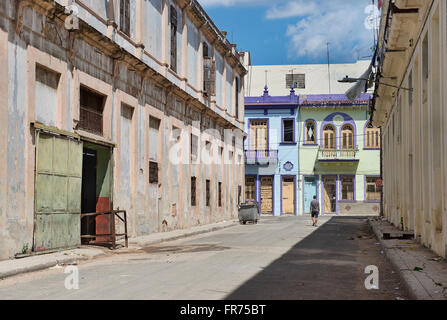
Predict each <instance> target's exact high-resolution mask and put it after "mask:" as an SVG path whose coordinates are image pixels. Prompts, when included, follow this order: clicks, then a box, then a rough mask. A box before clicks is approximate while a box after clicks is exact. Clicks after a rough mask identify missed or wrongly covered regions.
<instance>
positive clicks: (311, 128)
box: [304, 120, 317, 144]
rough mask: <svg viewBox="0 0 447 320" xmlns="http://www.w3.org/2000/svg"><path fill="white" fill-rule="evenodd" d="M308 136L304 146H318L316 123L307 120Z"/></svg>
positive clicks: (305, 138)
mask: <svg viewBox="0 0 447 320" xmlns="http://www.w3.org/2000/svg"><path fill="white" fill-rule="evenodd" d="M305 130H306V135H305V137H304V144H316V143H317V129H316V125H315V121H313V120H307V121H306V125H305Z"/></svg>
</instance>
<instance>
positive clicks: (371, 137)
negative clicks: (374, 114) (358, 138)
mask: <svg viewBox="0 0 447 320" xmlns="http://www.w3.org/2000/svg"><path fill="white" fill-rule="evenodd" d="M365 147H366V148H372V149H378V148H380V129H379V128H375V127H374V126H373V125H372V123H371V122H369V123H368V125H367V126H366V129H365Z"/></svg>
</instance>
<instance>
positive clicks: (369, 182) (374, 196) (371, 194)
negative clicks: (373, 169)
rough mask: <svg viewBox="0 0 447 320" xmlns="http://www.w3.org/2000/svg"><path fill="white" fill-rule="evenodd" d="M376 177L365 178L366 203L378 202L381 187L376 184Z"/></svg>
mask: <svg viewBox="0 0 447 320" xmlns="http://www.w3.org/2000/svg"><path fill="white" fill-rule="evenodd" d="M377 179H379V178H377V177H366V201H380V198H381V193H382V187H378V186H377V184H376V181H377Z"/></svg>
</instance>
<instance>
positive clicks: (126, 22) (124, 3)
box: [120, 0, 130, 36]
mask: <svg viewBox="0 0 447 320" xmlns="http://www.w3.org/2000/svg"><path fill="white" fill-rule="evenodd" d="M120 30H121V31H122V32H123V33H124V34H125V35H127V36H130V0H121V1H120Z"/></svg>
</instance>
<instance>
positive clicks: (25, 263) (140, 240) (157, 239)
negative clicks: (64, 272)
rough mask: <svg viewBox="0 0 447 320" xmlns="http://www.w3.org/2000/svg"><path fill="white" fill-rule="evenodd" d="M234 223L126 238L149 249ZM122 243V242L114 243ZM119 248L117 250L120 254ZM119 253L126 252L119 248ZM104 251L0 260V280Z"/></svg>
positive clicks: (84, 249) (132, 245)
mask: <svg viewBox="0 0 447 320" xmlns="http://www.w3.org/2000/svg"><path fill="white" fill-rule="evenodd" d="M236 224H237V221H224V222H220V223H214V224H210V225H204V226H198V227H193V228H191V229H187V230H175V231H170V232H163V233H154V234H151V235H148V236H144V237H137V238H130V239H129V248H138V247H144V246H149V245H153V244H157V243H161V242H165V241H173V240H177V239H181V238H185V237H191V236H194V235H198V234H203V233H208V232H213V231H217V230H221V229H224V228H229V227H232V226H235V225H236ZM118 243H124V241H118ZM120 250H121V249H117V251H120ZM122 250H124V251H125V250H126V248H123V249H122ZM114 252H115V251H111V250H109V249H107V248H99V247H88V246H82V247H81V248H78V249H72V250H65V251H59V252H55V253H48V254H41V255H35V256H30V257H26V258H21V259H12V260H5V261H0V280H1V279H4V278H7V277H11V276H15V275H18V274H22V273H26V272H33V271H38V270H43V269H47V268H51V267H54V266H56V265H70V264H75V263H77V262H79V261H86V260H91V259H94V258H97V257H100V256H105V255H106V254H113V253H114Z"/></svg>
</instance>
